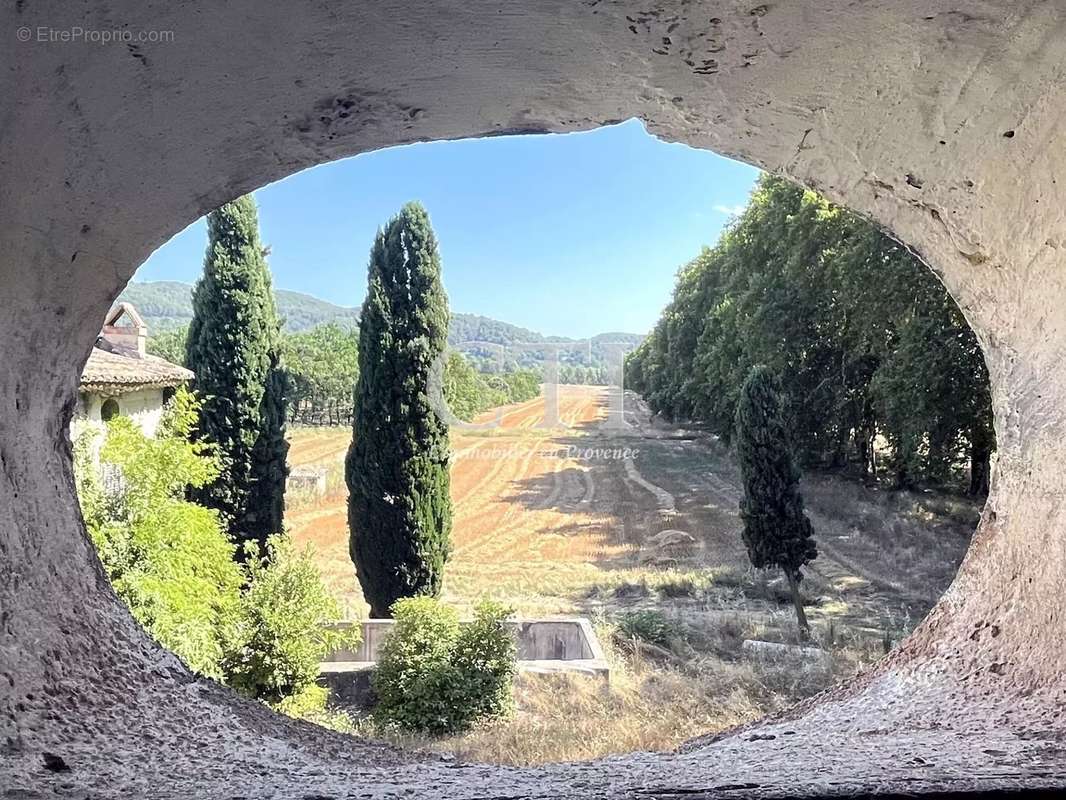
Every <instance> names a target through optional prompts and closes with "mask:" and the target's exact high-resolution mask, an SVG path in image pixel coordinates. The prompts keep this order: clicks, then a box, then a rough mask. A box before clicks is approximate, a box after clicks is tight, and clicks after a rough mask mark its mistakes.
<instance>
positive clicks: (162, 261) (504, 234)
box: [134, 120, 758, 337]
mask: <svg viewBox="0 0 1066 800" xmlns="http://www.w3.org/2000/svg"><path fill="white" fill-rule="evenodd" d="M757 175H758V172H757V171H756V170H755V169H754V168H753V167H750V166H747V165H745V164H740V163H737V162H735V161H731V160H729V159H726V158H722V157H720V156H717V155H715V154H713V153H710V152H707V151H701V150H694V149H692V148H689V147H686V146H683V145H677V144H666V143H664V142H661V141H659V140H657V139H655V138H654V137H652V136H650V135H649V134H647V133H646V132H645V131H644V128H643V126H642V125H641V124H640V123H639V122H637V121H635V120H631V121H629V122H626V123H623V124H621V125H616V126H613V127H610V128H601V129H599V130H596V131H591V132H588V133H576V134H564V135H549V136H517V137H501V138H493V139H467V140H463V141H457V142H430V143H426V144H416V145H409V146H405V147H396V148H390V149H388V150H379V151H377V152H374V153H366V154H363V155H360V156H356V157H354V158H349V159H345V160H343V161H337V162H334V163H332V164H324V165H321V166H318V167H314V168H312V169H309V170H305V171H304V172H301V173H298V174H296V175H292V176H290V177H288V178H286V179H284V180H281V181H278V182H277V183H273V184H271V185H269V186H266V187H264V188H262V189H260V190H258V191H257V192H256V193H255V197H256V200H257V202H258V204H259V224H260V229H261V232H262V237H263V241H264V242H265V243H266V244H268V245H270V247H271V253H270V258H269V261H270V267H271V270H272V271H273V274H274V285H275V286H277V287H279V288H283V289H293V290H295V291H300V292H306V293H308V294H312V295H315V296H316V297H321V298H322V299H324V300H329V301H330V302H333V303H337V304H338V305H346V306H354V305H359V304H360V303H361V302H362V300H363V296H364V294H365V292H366V264H367V256H368V254H369V252H370V245H371V242H372V241H373V238H374V233H375V232H376V231H377V229H378V227H379V226H380V225H381V224H382V223H383V222H384V221H385V220H387V219H388V218H389V217H390V216H392V215H393V214H395V213H396V211H397V210H398V209H399V207H400V206H401V205H403V204H404V203H405V202H407V201H408V200H420V201H421V202H422V203H423V204H424V205H425V206H426V208H427V209H428V211H429V214H430V218H431V219H432V221H433V227H434V229H435V230H436V232H437V238H438V239H439V241H440V249H441V259H442V264H443V269H444V283H445V286H446V288H447V290H448V295H449V299H450V301H451V307H452V310H453V311H466V312H470V313H475V314H483V315H485V316H488V317H494V318H496V319H500V320H504V321H506V322H510V323H513V324H515V325H521V326H522V327H526V328H532V329H533V330H537V331H540V332H542V333H546V334H556V335H561V336H573V337H585V336H591V335H593V334H596V333H601V332H604V331H626V332H632V333H645V332H647V331H648V330H649V329H650V328H651V326H652V325H653V324H654V323H655V320H656V319H657V318H658V316H659V312H660V311H661V310H662V307H663V306H664V305H665V303H666V302H667V301H668V300H669V297H670V291H671V289H672V288H673V284H674V276H675V274H676V273H677V270H678V268H679V267H681V266H682V265H683V264H684V263H685V262H687V261H689V260H690V259H692V258H693V257H695V256H696V254H697V253H698V252H699V250H700V247H701V246H703V245H705V244H713V243H714V242H715V241H716V240H717V238H718V235H719V233H720V232H721V229H722V227H723V225H725V223H726V222H728V220H729V217H730V214H731V213H732V212H733V211H736V210H738V209H739V207H741V206H743V204H744V203H745V202H746V201H747V198H748V194H749V192H750V191H751V187H752V184H753V182H754V181H755V178H756V177H757ZM206 242H207V234H206V227H205V224H204V221H203V220H200V221H198V222H196V223H194V224H193V225H191V226H189V227H188V228H186V229H185V230H184V231H182V232H181V233H179V234H178V235H177V236H175V237H174V238H173V239H171V240H170V241H169V242H167V243H166V244H165V245H163V246H162V247H160V248H159V249H158V250H157V251H155V252H154V253H153V254H152V256H151V257H150V258H149V259H148V261H146V262H145V263H144V264H143V265H142V266H141V268H140V270H138V272H137V274H136V276H135V278H134V280H138V281H152V280H178V281H186V282H189V283H191V282H193V281H195V280H196V278H197V277H198V276H199V273H200V270H201V268H202V264H203V255H204V248H205V246H206Z"/></svg>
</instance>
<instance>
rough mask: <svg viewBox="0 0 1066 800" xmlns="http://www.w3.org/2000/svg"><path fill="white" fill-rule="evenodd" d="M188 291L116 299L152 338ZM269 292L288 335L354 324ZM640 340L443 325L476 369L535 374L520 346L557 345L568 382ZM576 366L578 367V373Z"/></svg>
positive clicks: (530, 352) (462, 321) (298, 298)
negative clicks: (616, 350)
mask: <svg viewBox="0 0 1066 800" xmlns="http://www.w3.org/2000/svg"><path fill="white" fill-rule="evenodd" d="M191 290H192V287H191V286H189V285H188V284H186V283H178V282H175V281H150V282H146V283H131V284H129V285H128V286H127V287H126V290H125V291H124V292H123V293H122V295H121V296H120V297H119V299H120V300H125V301H128V302H130V303H133V305H135V306H136V307H137V310H138V312H140V314H141V316H142V317H143V318H144V320H145V322H146V323H147V324H148V327H149V331H150V333H151V334H152V336H153V337H155V336H157V335H160V334H162V333H163V332H169V331H170V330H171V329H173V328H177V327H182V326H186V325H188V323H189V321H190V320H191V319H192V315H193V309H192V291H191ZM274 294H275V297H276V300H277V308H278V315H279V316H280V317H281V318H282V321H283V322H282V324H283V328H284V330H285V331H286V332H287V333H291V334H296V333H302V332H308V331H312V330H314V329H315V328H318V327H322V326H326V325H333V326H336V327H338V328H340V329H341V330H342V331H353V330H355V328H356V327H357V325H358V322H359V311H358V310H357V309H354V308H344V307H343V306H338V305H334V304H333V303H330V302H327V301H325V300H320V299H318V298H317V297H311V296H310V295H306V294H301V293H300V292H291V291H287V290H285V289H278V290H276V291H275V293H274ZM643 338H644V337H643V336H639V335H637V334H633V333H603V334H599V335H598V336H593V337H592V338H591V339H590V340H589V341H588V342H584V341H581V340H576V339H568V338H566V337H563V336H545V335H544V334H541V333H537V332H536V331H531V330H526V329H525V328H520V327H518V326H517V325H510V324H508V323H506V322H501V321H499V320H495V319H490V318H488V317H482V316H478V315H476V314H453V315H452V317H451V320H450V324H449V329H448V344H449V345H451V346H452V347H454V348H456V349H458V350H460V351H461V352H462V353H463V354H464V355H465V356H466V357H467V359H468V360H469V361H470V363H472V364H473V365H474V367H475V369H476V370H477V371H478V372H482V373H486V374H497V373H500V372H514V371H516V370H519V369H529V370H533V371H534V372H535V373H536V374H537V375H540V374H541V371H542V370H541V368H542V366H543V364H544V360H545V357H546V352H545V351H544V350H540V349H529V348H528V347H522V345H531V344H546V343H553V342H554V343H561V344H562V345H564V348H563V349H562V350H561V352H560V353H559V363H560V368H563V367H574V368H575V370H574V371H573V372H567V377H568V378H572V380H570V381H567V382H570V383H582V382H588V381H585V380H584V378H585V377H586V376H587V375H589V374H591V375H594V376H596V377H597V380H599V379H601V377H603V376H606V373H607V367H608V366H609V365H610V363H611V350H612V348H613V347H614V346H616V345H622V346H623V347H624V348H625V349H628V350H631V349H633V348H634V347H636V346H637V345H638V344H640V342H641V340H642V339H643ZM501 347H502V348H503V349H502V358H501V350H500V348H501ZM168 353H173V351H167V352H160V353H159V355H162V356H163V357H164V358H166V359H168V360H170V361H173V362H174V363H176V364H177V363H181V359H182V358H184V356H181V357H179V358H176V359H175V358H171V357H170V355H169V354H168ZM286 362H288V358H287V357H286ZM577 368H581V371H578V370H577ZM587 370H592V372H591V373H590V372H588V371H587ZM353 383H354V381H353Z"/></svg>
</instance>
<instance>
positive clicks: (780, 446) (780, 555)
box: [736, 366, 818, 638]
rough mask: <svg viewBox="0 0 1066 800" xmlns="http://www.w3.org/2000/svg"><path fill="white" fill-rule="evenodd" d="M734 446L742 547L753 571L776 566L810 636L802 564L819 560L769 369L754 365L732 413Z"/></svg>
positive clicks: (798, 472)
mask: <svg viewBox="0 0 1066 800" xmlns="http://www.w3.org/2000/svg"><path fill="white" fill-rule="evenodd" d="M736 428H737V430H736V437H737V438H736V444H737V457H738V460H739V461H740V470H741V473H742V475H743V478H744V497H743V498H742V499H741V501H740V516H741V519H742V520H743V521H744V531H743V537H744V544H745V545H746V546H747V548H748V558H749V559H750V560H751V563H752V565H753V566H754V567H756V568H757V569H765V568H768V567H779V568H780V569H781V570H782V571H783V572H784V573H785V577H786V578H787V579H788V585H789V588H790V589H791V590H792V602H793V605H794V606H795V607H796V620H797V622H798V623H799V628H800V633H801V635H802V636H803V637H804V638H807V637H808V636H809V635H810V626H809V625H808V624H807V615H806V613H805V612H804V610H803V601H802V600H801V598H800V594H799V583H800V580H801V579H802V577H803V576H802V573H801V572H800V570H801V568H802V567H803V565H804V564H806V563H808V562H809V561H813V560H814V559H815V558H817V557H818V548H817V546H816V545H815V543H814V539H813V534H814V531H813V529H812V528H811V521H810V520H809V519H807V515H806V513H804V510H803V497H802V496H801V495H800V491H799V479H800V471H799V468H798V467H797V466H796V461H795V457H794V456H793V453H792V445H791V442H790V441H789V436H788V430H787V428H786V427H785V420H784V415H783V413H782V409H781V398H780V394H779V392H778V389H777V380H776V378H775V377H774V374H773V373H772V372H771V371H770V369H769V368H768V367H765V366H756V367H753V368H752V370H751V372H750V373H749V374H748V378H747V380H746V381H745V382H744V387H743V389H742V390H741V394H740V400H739V402H738V403H737V411H736Z"/></svg>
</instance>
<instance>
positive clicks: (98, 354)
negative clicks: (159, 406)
mask: <svg viewBox="0 0 1066 800" xmlns="http://www.w3.org/2000/svg"><path fill="white" fill-rule="evenodd" d="M193 377H194V375H193V373H192V372H191V371H190V370H187V369H185V368H184V367H179V366H178V365H177V364H171V363H170V362H169V361H167V360H165V359H162V358H159V357H158V356H152V355H146V356H143V357H139V356H136V355H124V354H122V353H121V352H108V351H107V350H103V349H101V348H100V347H94V348H93V349H92V352H91V353H90V354H89V360H88V361H87V362H86V363H85V369H84V371H83V372H82V375H81V383H80V385H79V388H80V389H81V390H82V391H93V392H99V393H102V394H108V393H119V392H123V391H130V390H132V389H149V388H166V387H171V386H180V385H181V384H183V383H185V382H186V381H190V380H192V379H193Z"/></svg>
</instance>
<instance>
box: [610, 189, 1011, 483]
mask: <svg viewBox="0 0 1066 800" xmlns="http://www.w3.org/2000/svg"><path fill="white" fill-rule="evenodd" d="M755 364H765V365H767V366H769V367H771V368H772V369H773V370H774V372H775V374H776V375H778V377H779V379H780V381H781V383H782V385H783V388H784V389H785V393H784V394H785V398H786V405H785V407H784V410H783V413H784V414H785V417H786V419H787V421H788V425H789V428H790V430H791V431H792V432H793V434H794V444H795V448H796V456H797V458H798V459H799V461H800V462H801V463H802V464H804V465H808V466H818V467H829V468H840V467H847V466H849V465H850V464H858V466H859V470H860V474H861V475H862V476H863V477H864V478H869V477H876V476H877V475H878V474H879V473H880V474H887V475H889V476H890V477H891V480H892V481H893V483H895V484H896V485H898V486H914V485H917V484H919V483H923V482H929V483H933V484H940V485H944V484H949V485H950V484H954V483H958V482H959V481H958V477H959V476H958V475H957V473H959V472H962V471H963V470H965V468H966V466H965V462H966V460H967V459H966V458H965V456H966V455H968V456H969V458H968V462H969V464H968V466H969V471H970V481H969V488H970V490H971V491H972V492H974V493H977V494H980V493H982V492H986V491H987V483H988V480H987V476H988V471H989V468H988V465H989V463H990V458H991V454H992V450H993V449H994V444H995V442H994V436H993V433H992V425H991V410H990V408H991V406H990V396H989V388H988V375H987V371H986V369H985V366H984V362H983V359H982V357H981V352H980V348H979V347H978V344H977V341H976V338H975V337H974V335H973V332H972V331H971V330H970V329H969V327H968V326H967V325H966V321H965V320H964V319H963V317H962V314H961V312H960V311H959V309H958V308H957V306H956V305H955V303H954V302H953V301H952V300H951V298H950V297H949V296H948V294H947V293H946V292H945V291H944V288H943V287H942V286H941V285H940V284H939V283H938V282H937V280H936V277H935V276H934V275H933V274H932V273H931V271H930V270H929V269H928V268H927V267H926V266H925V265H924V264H922V263H921V262H920V261H918V259H917V258H915V257H914V255H913V254H912V253H910V252H909V251H908V250H907V249H906V248H905V247H903V246H902V245H900V244H899V243H897V242H895V241H893V240H892V239H890V238H889V237H887V236H885V235H884V234H883V233H882V232H880V231H878V230H876V229H875V228H873V227H872V226H870V224H869V223H867V222H866V221H865V220H862V219H860V218H858V217H856V216H854V215H852V214H849V213H848V212H847V211H846V210H844V209H842V208H840V207H838V206H834V205H832V204H831V203H828V202H827V201H826V200H825V199H824V198H821V197H819V196H818V195H817V194H815V193H814V192H810V191H805V190H803V189H802V188H799V187H796V186H793V185H791V184H789V183H788V182H787V181H784V180H782V179H780V178H774V177H764V178H762V179H761V180H760V181H759V184H758V186H757V187H756V189H755V191H754V193H753V194H752V198H751V202H750V203H749V205H748V208H747V209H746V210H745V212H744V213H743V214H742V215H740V217H738V218H737V220H736V221H735V222H734V223H733V224H732V225H731V226H730V227H729V228H728V229H727V230H726V231H725V232H724V233H723V235H722V236H721V238H720V240H719V243H718V244H717V245H716V246H715V247H714V248H710V249H705V250H704V251H703V252H702V253H700V255H699V256H698V257H697V258H696V259H694V260H693V261H692V262H690V263H689V264H688V265H686V266H685V267H683V268H682V269H681V271H680V272H679V274H678V279H677V284H676V286H675V290H674V296H673V298H672V300H671V302H670V304H669V305H668V306H667V308H666V309H665V311H664V312H663V315H662V317H661V318H660V320H659V321H658V323H657V324H656V326H655V328H654V329H653V330H652V332H651V334H650V335H649V336H648V337H647V339H646V340H645V341H644V342H643V343H642V344H641V345H640V346H639V347H638V348H637V350H636V351H635V352H633V353H632V354H631V355H630V356H629V358H628V359H627V366H626V379H627V385H628V386H629V387H630V388H633V389H635V390H637V391H639V392H640V393H641V394H643V395H644V397H645V399H646V400H647V401H648V403H649V404H650V405H651V407H652V409H653V410H654V411H656V412H657V413H660V414H663V415H664V416H666V417H672V418H683V419H694V420H698V421H701V422H704V423H705V424H706V425H707V426H708V427H709V428H710V429H711V430H712V431H713V432H715V433H716V434H718V435H719V436H720V437H721V438H722V439H723V440H724V441H726V442H727V443H728V442H730V441H731V439H732V437H733V432H734V414H735V410H736V404H737V400H738V398H739V394H740V390H741V387H742V386H743V383H744V380H745V378H746V376H747V374H748V372H749V370H750V369H751V367H752V366H754V365H755ZM884 441H887V442H888V445H889V447H888V449H887V452H885V449H884V448H883V447H880V445H878V443H880V442H884Z"/></svg>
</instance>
